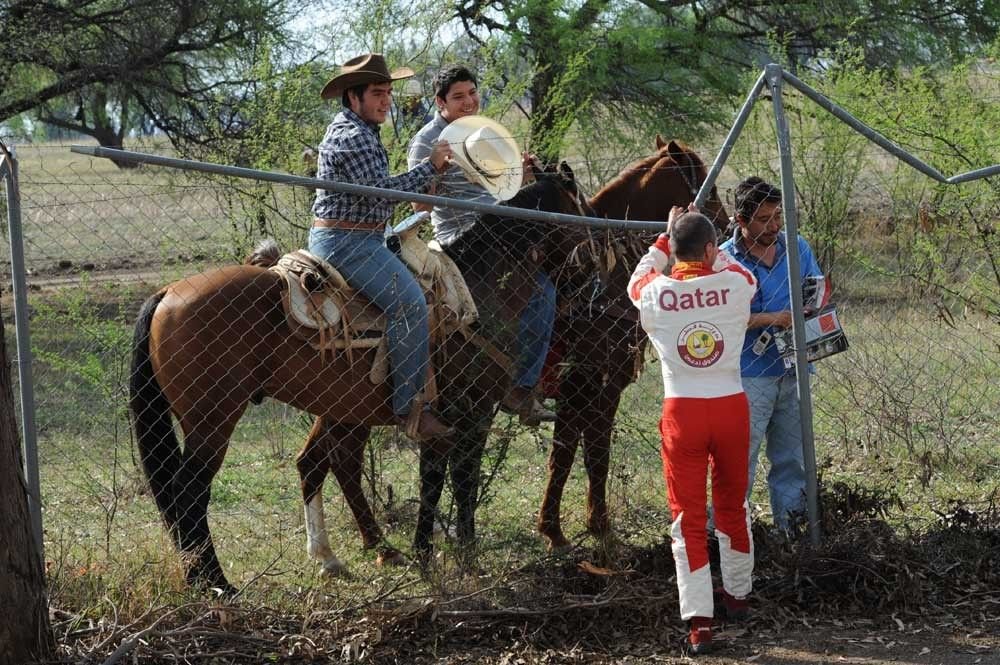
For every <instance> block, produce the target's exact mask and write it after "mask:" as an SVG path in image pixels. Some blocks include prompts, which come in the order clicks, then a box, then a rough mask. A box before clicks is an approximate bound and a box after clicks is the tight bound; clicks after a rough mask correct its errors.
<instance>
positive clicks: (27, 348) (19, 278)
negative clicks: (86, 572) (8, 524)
mask: <svg viewBox="0 0 1000 665" xmlns="http://www.w3.org/2000/svg"><path fill="white" fill-rule="evenodd" d="M0 177H2V178H3V180H4V186H5V190H6V193H7V232H8V234H9V235H10V272H11V283H12V286H13V290H14V330H15V332H16V335H17V376H18V383H19V387H20V393H21V432H22V437H23V446H24V447H23V451H24V476H25V480H26V482H27V484H28V509H29V510H30V512H31V531H32V533H33V534H34V536H35V544H36V545H37V546H38V552H39V556H40V557H41V558H42V560H43V561H44V560H45V554H44V549H43V546H42V492H41V487H40V484H41V483H40V480H39V475H38V438H37V436H36V433H35V385H34V379H33V377H32V371H31V363H32V356H31V337H30V334H29V332H28V296H27V294H28V285H27V281H26V279H25V267H24V233H23V229H22V228H21V199H20V193H19V191H18V180H17V157H16V155H15V154H14V151H13V149H11V150H8V149H7V147H6V146H5V145H3V144H2V143H0Z"/></svg>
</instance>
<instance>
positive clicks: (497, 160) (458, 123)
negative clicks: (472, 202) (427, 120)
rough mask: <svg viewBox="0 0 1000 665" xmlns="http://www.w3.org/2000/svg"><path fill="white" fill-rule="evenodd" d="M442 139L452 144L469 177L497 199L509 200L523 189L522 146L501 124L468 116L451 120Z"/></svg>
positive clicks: (476, 116)
mask: <svg viewBox="0 0 1000 665" xmlns="http://www.w3.org/2000/svg"><path fill="white" fill-rule="evenodd" d="M440 138H441V140H443V141H447V142H448V143H450V144H451V150H452V161H454V162H455V163H456V164H458V165H459V166H460V167H461V168H462V171H464V172H465V175H466V177H467V178H468V179H469V180H470V181H472V182H475V183H478V184H480V185H482V186H483V187H484V188H485V189H486V191H488V192H489V193H490V194H492V195H493V196H494V197H495V198H496V199H497V200H498V201H506V200H507V199H509V198H510V197H512V196H514V194H517V190H519V189H521V176H522V175H523V174H522V167H521V149H520V148H518V146H517V141H515V140H514V137H513V136H511V135H510V132H508V131H507V128H506V127H504V126H503V125H501V124H500V123H498V122H495V121H493V120H490V119H489V118H486V117H483V116H481V115H467V116H465V117H463V118H458V119H457V120H453V121H452V122H450V123H448V126H447V127H445V128H444V129H443V130H442V131H441V137H440Z"/></svg>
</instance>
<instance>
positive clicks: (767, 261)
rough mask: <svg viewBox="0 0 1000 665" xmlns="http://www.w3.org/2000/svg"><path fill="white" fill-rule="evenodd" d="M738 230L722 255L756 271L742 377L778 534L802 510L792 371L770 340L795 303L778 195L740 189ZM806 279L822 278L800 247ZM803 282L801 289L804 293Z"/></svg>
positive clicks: (753, 448) (746, 186)
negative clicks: (763, 448)
mask: <svg viewBox="0 0 1000 665" xmlns="http://www.w3.org/2000/svg"><path fill="white" fill-rule="evenodd" d="M735 219H736V224H737V229H736V230H735V232H734V233H733V237H732V238H731V239H729V240H727V241H726V242H725V243H723V244H722V246H721V247H720V249H723V250H725V251H726V252H727V253H728V254H729V255H730V256H732V257H733V258H734V259H736V260H737V261H739V262H740V263H741V264H743V266H744V267H746V268H747V269H749V270H751V271H752V272H753V274H754V277H756V278H757V294H756V295H755V296H754V299H753V302H752V303H751V305H750V322H749V323H748V325H747V335H746V338H745V339H744V341H743V354H742V357H741V360H740V366H741V369H740V374H741V376H742V378H743V389H744V390H745V391H746V395H747V400H748V401H749V403H750V481H749V484H748V485H747V487H748V489H747V492H748V496H749V492H750V491H751V490H752V489H753V482H754V477H755V475H756V473H757V459H758V457H759V454H760V446H761V443H762V442H763V440H764V438H765V436H766V438H767V448H766V454H767V459H768V462H770V464H771V469H770V471H769V472H768V474H767V486H768V492H769V494H770V498H771V514H772V516H773V518H774V523H775V525H776V526H778V527H779V528H781V529H786V530H787V529H788V528H789V527H790V526H791V520H790V516H791V515H795V514H800V513H802V512H803V511H804V510H805V488H806V477H805V463H804V461H803V457H802V426H801V420H800V417H799V399H798V387H797V383H796V379H795V368H794V367H792V368H791V369H787V368H786V367H785V365H784V363H783V362H782V360H781V357H780V356H779V355H778V350H777V348H775V345H774V342H773V341H772V340H771V335H773V333H774V332H776V331H777V330H780V329H782V328H788V327H790V326H791V325H792V312H791V308H792V300H791V292H790V291H789V288H788V253H787V251H786V249H787V243H788V238H787V237H786V236H785V233H784V232H783V230H782V226H783V220H782V216H781V190H780V189H778V188H777V187H775V186H774V185H771V184H769V183H767V182H764V181H763V180H761V179H760V178H757V177H752V178H748V179H746V180H744V181H743V182H741V183H740V184H739V185H738V186H737V187H736V218H735ZM796 240H797V242H798V247H799V256H800V257H801V261H800V271H801V275H800V276H801V279H802V280H805V279H806V278H807V277H809V276H822V274H823V273H822V271H821V270H820V267H819V264H818V263H817V262H816V257H815V256H814V255H813V251H812V248H811V247H810V246H809V243H808V242H806V240H805V239H804V238H802V237H801V236H799V237H798V238H797V239H796ZM800 285H801V282H800V283H799V284H798V285H797V286H800Z"/></svg>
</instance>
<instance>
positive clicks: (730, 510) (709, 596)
mask: <svg viewBox="0 0 1000 665" xmlns="http://www.w3.org/2000/svg"><path fill="white" fill-rule="evenodd" d="M671 254H673V256H674V257H676V259H677V262H676V263H675V264H674V267H673V269H672V270H671V271H670V272H669V273H667V274H664V273H663V270H664V269H665V268H666V267H667V263H668V261H669V259H670V256H671ZM756 288H757V283H756V280H755V279H754V276H753V274H752V273H751V272H750V271H748V270H746V269H745V268H743V267H742V266H740V265H739V263H737V262H735V261H733V260H732V259H730V258H729V257H728V255H726V254H725V253H724V252H721V251H720V250H719V248H718V246H717V244H716V232H715V228H714V227H713V226H712V223H711V222H710V221H709V220H708V218H707V217H705V216H704V215H702V214H700V213H698V212H697V209H696V208H694V206H693V204H692V206H689V212H684V210H683V209H682V208H680V207H678V206H674V208H673V209H672V210H671V211H670V215H669V221H668V222H667V233H665V234H662V235H661V236H660V237H659V238H658V239H657V241H656V243H655V244H654V245H653V246H652V247H650V248H649V252H648V253H647V254H646V255H645V256H644V257H643V258H642V259H641V260H640V261H639V264H638V265H637V266H636V268H635V271H634V272H633V274H632V279H631V281H630V282H629V286H628V291H629V297H630V298H631V299H632V302H633V304H634V305H635V306H636V307H637V308H638V309H639V316H640V321H641V323H642V327H643V329H644V330H645V331H646V333H647V334H648V335H649V339H650V341H651V342H652V343H653V346H654V347H655V348H656V351H657V354H658V355H659V357H660V365H661V368H662V372H663V390H664V399H663V412H662V417H661V419H660V434H661V435H662V439H663V443H662V447H661V449H660V454H661V458H662V460H663V475H664V478H665V479H666V483H667V497H668V500H669V502H670V510H671V514H672V516H673V524H672V525H671V530H670V535H671V537H672V549H673V553H674V563H675V566H676V570H677V587H678V590H679V592H680V610H681V618H682V619H685V620H687V621H688V622H689V628H690V632H689V634H688V638H687V639H688V649H689V651H690V652H691V653H693V654H703V653H707V652H709V651H710V650H711V644H712V618H713V616H714V610H715V599H714V598H713V590H712V575H711V571H710V568H709V562H708V538H707V534H706V531H705V523H706V519H707V511H706V507H705V503H706V502H705V482H706V476H707V471H708V469H709V467H711V469H712V504H713V509H714V514H715V526H716V534H717V536H718V539H719V550H720V555H721V567H722V581H723V588H722V589H720V590H718V592H717V593H716V595H717V596H718V599H719V601H721V603H722V604H723V607H724V608H725V610H726V612H727V614H729V616H730V618H734V619H735V618H743V617H745V616H746V613H747V601H746V596H747V594H749V593H750V589H751V575H752V572H753V540H752V537H751V535H750V521H749V517H748V510H747V508H748V507H747V502H746V488H747V464H748V450H749V445H750V443H749V442H750V417H749V410H748V407H747V399H746V395H745V394H744V392H743V385H742V383H741V381H740V352H741V350H742V346H743V338H744V336H745V335H746V329H747V322H748V320H749V318H750V302H751V300H752V299H753V296H754V293H755V292H756Z"/></svg>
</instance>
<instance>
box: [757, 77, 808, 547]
mask: <svg viewBox="0 0 1000 665" xmlns="http://www.w3.org/2000/svg"><path fill="white" fill-rule="evenodd" d="M782 74H783V71H782V69H781V66H780V65H777V64H774V63H771V64H769V65H767V67H765V68H764V75H765V76H766V77H767V83H768V85H769V86H770V87H771V95H772V101H773V105H774V122H775V125H776V128H777V135H778V155H779V157H780V161H781V198H782V200H781V207H782V211H783V212H784V218H785V237H786V238H787V239H788V243H787V244H788V250H787V251H788V289H789V292H790V294H791V297H792V337H793V339H794V340H795V376H796V379H797V380H798V395H799V416H800V420H801V421H802V457H803V461H804V463H805V471H806V510H807V512H808V516H809V537H810V540H811V541H812V544H813V545H819V541H820V532H819V508H818V503H817V488H816V444H815V440H814V439H813V422H812V418H813V413H812V393H811V392H810V390H809V363H807V362H806V332H805V325H806V323H805V314H804V312H803V309H802V278H801V276H800V275H801V269H800V257H799V243H798V237H799V223H798V222H799V220H798V209H797V208H796V207H795V179H794V177H793V175H792V141H791V137H790V135H789V131H788V118H787V117H785V107H784V105H783V103H782V100H781V91H782V81H783V79H782Z"/></svg>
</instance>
